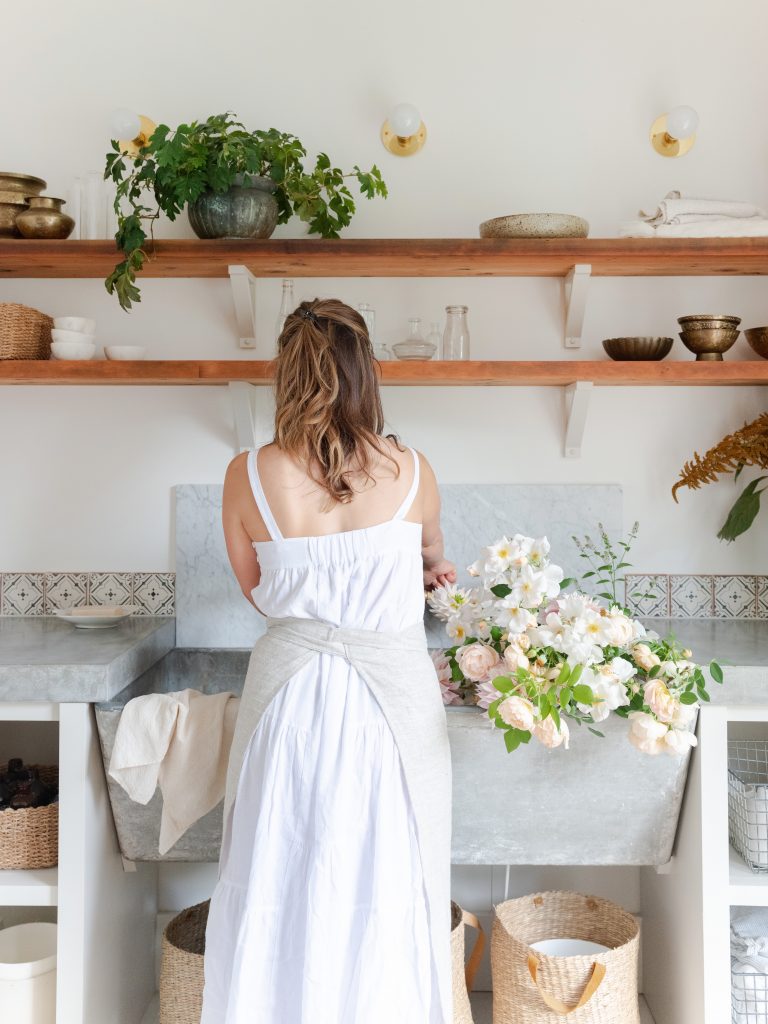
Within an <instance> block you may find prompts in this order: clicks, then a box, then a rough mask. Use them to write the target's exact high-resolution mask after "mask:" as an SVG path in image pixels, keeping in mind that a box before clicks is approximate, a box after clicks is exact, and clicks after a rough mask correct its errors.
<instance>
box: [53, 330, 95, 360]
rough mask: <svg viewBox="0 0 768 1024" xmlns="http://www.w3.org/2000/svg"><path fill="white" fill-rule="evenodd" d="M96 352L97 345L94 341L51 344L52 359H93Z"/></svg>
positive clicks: (56, 342)
mask: <svg viewBox="0 0 768 1024" xmlns="http://www.w3.org/2000/svg"><path fill="white" fill-rule="evenodd" d="M83 337H84V338H85V337H86V335H83ZM95 352H96V345H95V343H94V342H92V341H54V342H52V344H51V358H52V359H93V356H94V353H95Z"/></svg>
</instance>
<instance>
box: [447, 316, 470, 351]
mask: <svg viewBox="0 0 768 1024" xmlns="http://www.w3.org/2000/svg"><path fill="white" fill-rule="evenodd" d="M467 308H468V307H467V306H446V307H445V313H446V321H445V332H444V333H443V359H469V325H468V324H467Z"/></svg>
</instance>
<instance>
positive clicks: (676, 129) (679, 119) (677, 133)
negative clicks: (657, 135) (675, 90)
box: [667, 106, 699, 139]
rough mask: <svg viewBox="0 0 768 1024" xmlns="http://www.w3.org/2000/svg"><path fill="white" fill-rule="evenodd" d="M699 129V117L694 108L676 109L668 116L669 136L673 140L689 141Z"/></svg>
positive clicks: (683, 107)
mask: <svg viewBox="0 0 768 1024" xmlns="http://www.w3.org/2000/svg"><path fill="white" fill-rule="evenodd" d="M698 127H699V115H698V114H697V113H696V111H695V110H694V109H693V107H686V106H682V107H674V108H673V109H672V110H670V112H669V113H668V114H667V134H668V135H669V136H671V137H672V138H673V139H688V138H690V136H691V135H695V134H696V129H697V128H698Z"/></svg>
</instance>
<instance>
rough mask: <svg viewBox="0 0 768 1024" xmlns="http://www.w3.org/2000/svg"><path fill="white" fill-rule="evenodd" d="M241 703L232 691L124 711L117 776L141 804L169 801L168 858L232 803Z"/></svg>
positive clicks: (134, 704) (113, 765)
mask: <svg viewBox="0 0 768 1024" xmlns="http://www.w3.org/2000/svg"><path fill="white" fill-rule="evenodd" d="M239 706H240V698H239V697H235V695H234V694H232V693H230V692H229V691H226V692H224V693H211V694H204V693H200V692H199V691H198V690H192V689H187V690H177V691H176V692H174V693H150V694H146V695H143V696H141V697H134V698H133V699H132V700H129V701H128V703H127V704H126V705H125V707H124V708H123V712H122V714H121V716H120V722H119V724H118V727H117V734H116V735H115V745H114V748H113V750H112V757H111V759H110V762H109V774H110V776H111V777H112V778H113V779H115V780H116V781H117V782H119V784H120V785H121V786H122V787H123V789H124V790H125V791H126V793H127V794H128V796H129V797H130V798H131V799H132V800H135V801H137V803H140V804H146V803H149V801H150V800H151V799H152V796H153V794H154V792H155V789H156V788H157V786H158V785H159V786H160V791H161V793H162V795H163V812H162V819H161V823H160V842H159V847H158V848H159V851H160V853H166V852H167V851H168V850H169V849H170V848H171V847H172V846H173V845H174V843H176V842H177V841H178V839H179V838H180V837H181V836H182V835H183V834H184V832H186V830H187V829H188V828H189V827H190V825H192V824H193V823H194V822H195V821H197V820H198V818H201V817H202V816H203V815H204V814H207V813H208V811H210V810H213V808H214V807H215V806H216V805H217V804H218V803H219V802H220V801H221V800H223V799H224V790H225V786H226V778H227V765H228V762H229V751H230V747H231V745H232V735H233V733H234V728H235V721H236V718H237V712H238V710H239Z"/></svg>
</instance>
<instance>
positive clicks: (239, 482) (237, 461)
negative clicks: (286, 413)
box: [221, 452, 263, 614]
mask: <svg viewBox="0 0 768 1024" xmlns="http://www.w3.org/2000/svg"><path fill="white" fill-rule="evenodd" d="M246 457H247V453H246V452H243V453H241V454H240V455H236V456H235V458H234V459H232V461H231V462H230V464H229V465H228V466H227V472H226V473H225V475H224V491H223V494H222V499H221V521H222V525H223V527H224V541H225V543H226V545H227V555H228V556H229V562H230V565H231V566H232V571H233V572H234V574H235V577H236V578H237V582H238V583H239V584H240V589H241V590H242V592H243V594H244V595H245V597H246V598H247V599H248V600H249V601H250V603H251V604H252V605H253V607H254V608H255V609H256V610H257V611H261V609H260V608H259V607H258V606H257V605H256V603H255V602H254V600H253V597H252V595H251V591H252V590H253V588H254V587H255V586H256V585H257V584H258V582H259V580H260V579H261V568H260V566H259V560H258V558H257V557H256V552H255V550H254V548H253V544H252V543H251V538H250V537H249V536H248V533H247V532H246V530H245V527H244V526H243V523H242V520H241V518H240V512H239V509H240V508H242V504H241V499H242V492H243V485H244V484H247V476H246V473H247V471H246V466H245V459H246ZM262 614H263V612H262Z"/></svg>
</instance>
